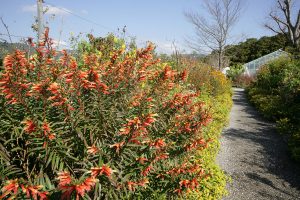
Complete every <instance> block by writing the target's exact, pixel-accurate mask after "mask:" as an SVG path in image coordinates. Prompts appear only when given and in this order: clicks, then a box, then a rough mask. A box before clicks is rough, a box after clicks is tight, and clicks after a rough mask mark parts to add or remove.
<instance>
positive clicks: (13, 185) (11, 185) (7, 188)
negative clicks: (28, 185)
mask: <svg viewBox="0 0 300 200" xmlns="http://www.w3.org/2000/svg"><path fill="white" fill-rule="evenodd" d="M18 188H19V183H18V179H14V180H8V181H7V182H6V184H5V185H4V186H3V187H2V189H1V191H2V195H1V196H0V199H4V197H6V196H7V195H9V194H10V193H11V192H13V194H14V195H16V194H17V192H18Z"/></svg>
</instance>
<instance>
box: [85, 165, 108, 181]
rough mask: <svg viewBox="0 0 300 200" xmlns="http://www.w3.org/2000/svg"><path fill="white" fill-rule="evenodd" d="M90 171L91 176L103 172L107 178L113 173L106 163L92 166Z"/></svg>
mask: <svg viewBox="0 0 300 200" xmlns="http://www.w3.org/2000/svg"><path fill="white" fill-rule="evenodd" d="M90 172H91V173H92V176H93V177H96V176H98V175H102V174H104V175H105V176H107V177H108V178H109V177H110V176H111V174H112V173H113V170H112V169H111V168H110V167H109V166H107V165H102V167H92V168H91V171H90Z"/></svg>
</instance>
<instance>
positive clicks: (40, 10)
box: [37, 0, 44, 41]
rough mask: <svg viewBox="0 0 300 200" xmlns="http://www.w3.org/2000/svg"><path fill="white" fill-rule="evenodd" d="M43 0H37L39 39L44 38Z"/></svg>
mask: <svg viewBox="0 0 300 200" xmlns="http://www.w3.org/2000/svg"><path fill="white" fill-rule="evenodd" d="M43 3H44V1H43V0H37V23H38V41H41V40H42V37H43V32H44V23H43Z"/></svg>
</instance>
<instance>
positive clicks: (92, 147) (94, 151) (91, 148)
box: [87, 145, 99, 154]
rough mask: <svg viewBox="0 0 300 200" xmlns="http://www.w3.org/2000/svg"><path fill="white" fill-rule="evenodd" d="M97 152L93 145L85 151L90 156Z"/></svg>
mask: <svg viewBox="0 0 300 200" xmlns="http://www.w3.org/2000/svg"><path fill="white" fill-rule="evenodd" d="M98 151H99V149H98V147H96V146H95V145H93V146H91V147H88V150H87V152H88V153H90V154H96V153H97V152H98Z"/></svg>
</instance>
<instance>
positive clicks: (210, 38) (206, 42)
mask: <svg viewBox="0 0 300 200" xmlns="http://www.w3.org/2000/svg"><path fill="white" fill-rule="evenodd" d="M204 7H205V9H206V11H207V16H205V17H204V16H203V15H201V14H199V13H198V12H186V13H185V16H186V17H187V19H188V20H189V22H191V23H192V24H193V25H194V27H195V29H196V31H195V33H196V36H195V37H193V38H191V39H190V40H189V43H190V46H191V47H192V48H193V49H195V50H197V51H202V50H203V48H205V47H206V48H207V47H208V48H209V49H211V50H212V51H213V52H216V53H217V57H218V66H217V67H218V69H219V70H220V69H222V67H223V59H224V48H225V46H226V44H227V42H228V38H229V35H230V31H231V29H232V27H233V26H234V25H235V24H236V22H237V20H238V17H239V14H240V11H241V1H240V0H204Z"/></svg>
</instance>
